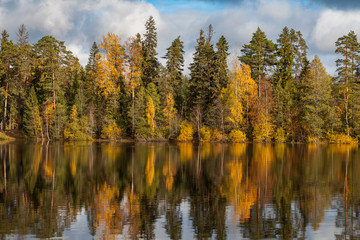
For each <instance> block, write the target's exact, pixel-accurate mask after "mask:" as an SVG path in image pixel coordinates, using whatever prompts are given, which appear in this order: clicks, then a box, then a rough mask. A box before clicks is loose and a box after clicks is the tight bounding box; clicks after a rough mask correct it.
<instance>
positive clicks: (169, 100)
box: [164, 92, 177, 137]
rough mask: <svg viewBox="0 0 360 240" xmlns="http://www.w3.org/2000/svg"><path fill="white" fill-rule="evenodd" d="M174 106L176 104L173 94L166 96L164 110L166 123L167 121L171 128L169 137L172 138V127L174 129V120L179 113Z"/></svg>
mask: <svg viewBox="0 0 360 240" xmlns="http://www.w3.org/2000/svg"><path fill="white" fill-rule="evenodd" d="M174 104H175V102H174V97H173V94H172V93H171V92H169V93H168V94H167V95H166V106H165V109H164V116H165V118H166V121H167V124H168V127H169V137H170V136H171V127H172V123H173V119H174V118H175V116H176V113H177V111H176V109H175V107H174Z"/></svg>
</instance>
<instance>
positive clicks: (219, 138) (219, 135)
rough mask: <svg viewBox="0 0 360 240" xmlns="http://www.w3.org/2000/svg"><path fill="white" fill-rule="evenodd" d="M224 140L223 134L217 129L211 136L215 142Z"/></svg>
mask: <svg viewBox="0 0 360 240" xmlns="http://www.w3.org/2000/svg"><path fill="white" fill-rule="evenodd" d="M223 138H224V136H223V135H222V133H221V132H219V131H218V130H217V129H214V130H213V131H212V134H211V141H214V142H220V141H222V140H223Z"/></svg>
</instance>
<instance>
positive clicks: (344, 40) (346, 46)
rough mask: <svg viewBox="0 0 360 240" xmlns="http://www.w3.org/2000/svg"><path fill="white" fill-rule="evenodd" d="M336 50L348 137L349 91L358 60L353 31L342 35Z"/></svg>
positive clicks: (353, 80) (337, 42)
mask: <svg viewBox="0 0 360 240" xmlns="http://www.w3.org/2000/svg"><path fill="white" fill-rule="evenodd" d="M335 45H336V50H335V53H338V54H340V55H341V56H342V57H343V58H341V59H338V60H336V66H337V69H336V71H337V72H338V76H339V77H338V81H339V82H340V83H341V84H342V86H343V87H342V89H341V94H342V95H343V99H344V100H343V101H344V112H345V116H344V122H345V128H346V133H347V135H348V136H349V134H350V125H352V124H351V123H350V120H349V119H350V118H351V116H349V115H350V113H351V106H349V105H350V104H349V102H351V101H352V99H350V91H351V89H352V87H353V86H354V82H355V74H356V67H357V66H356V61H357V59H358V58H359V56H358V52H359V43H358V41H357V36H356V34H355V33H354V31H350V32H349V33H348V34H347V35H344V36H342V37H340V38H338V40H337V41H336V43H335Z"/></svg>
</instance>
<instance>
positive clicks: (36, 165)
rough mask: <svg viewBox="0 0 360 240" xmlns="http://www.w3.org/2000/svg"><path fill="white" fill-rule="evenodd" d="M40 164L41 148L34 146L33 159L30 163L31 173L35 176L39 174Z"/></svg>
mask: <svg viewBox="0 0 360 240" xmlns="http://www.w3.org/2000/svg"><path fill="white" fill-rule="evenodd" d="M40 162H41V147H40V145H38V144H36V145H35V147H34V157H33V161H32V166H31V168H32V171H33V172H34V173H35V174H37V173H38V172H39V165H40Z"/></svg>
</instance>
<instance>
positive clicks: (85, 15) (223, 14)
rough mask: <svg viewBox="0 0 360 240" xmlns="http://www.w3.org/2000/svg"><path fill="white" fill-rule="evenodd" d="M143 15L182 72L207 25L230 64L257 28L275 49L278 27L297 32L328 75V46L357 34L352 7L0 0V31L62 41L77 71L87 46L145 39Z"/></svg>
mask: <svg viewBox="0 0 360 240" xmlns="http://www.w3.org/2000/svg"><path fill="white" fill-rule="evenodd" d="M150 15H151V16H153V17H154V19H155V22H156V26H157V33H158V48H157V50H158V53H159V54H158V56H159V59H161V57H162V56H164V54H165V51H166V48H167V47H168V46H170V44H171V42H172V41H173V39H175V38H176V37H177V36H179V35H180V36H181V40H182V41H183V42H184V45H185V52H186V53H185V59H186V62H185V64H186V65H187V66H188V64H189V63H190V62H191V61H192V54H193V52H194V46H195V44H196V39H197V38H198V36H199V31H200V29H206V28H207V27H208V25H209V24H212V25H213V27H214V31H215V36H214V41H217V38H219V37H220V36H221V35H224V36H225V37H226V38H227V40H228V42H229V44H230V49H231V56H230V59H229V61H232V60H233V59H236V56H237V55H239V54H240V49H241V47H242V46H243V45H244V44H247V43H248V42H249V41H250V39H251V36H252V33H253V32H255V31H256V28H257V27H260V28H261V29H262V30H263V31H264V32H265V33H266V35H267V36H268V38H270V39H271V40H273V41H274V42H276V39H277V38H278V35H279V34H280V32H281V30H282V29H283V28H284V27H285V26H288V27H290V28H294V29H295V30H299V31H301V32H302V34H303V36H304V38H305V40H306V42H307V44H308V46H309V56H310V59H311V58H312V57H313V56H314V55H315V54H317V55H319V57H320V59H321V60H322V62H323V63H324V65H325V67H326V69H327V71H328V72H329V73H330V74H332V75H334V74H335V69H336V66H335V62H334V61H335V59H336V58H337V56H336V55H335V53H334V51H335V41H336V40H337V38H339V37H340V36H342V35H344V34H347V33H348V32H349V31H350V30H354V31H355V33H357V34H359V33H360V1H358V0H348V1H336V0H313V1H310V0H225V1H220V0H210V1H200V0H191V1H185V0H180V1H169V0H147V1H145V0H71V1H68V0H59V1H54V0H0V29H7V30H8V32H9V33H10V37H11V38H13V39H16V32H17V29H18V27H19V26H20V25H21V24H23V23H24V24H25V25H26V27H27V29H28V31H29V34H30V39H31V41H32V42H36V41H37V40H39V39H40V38H41V37H42V36H44V35H53V36H54V37H56V38H57V39H59V40H63V41H65V44H66V46H67V48H68V49H69V50H71V51H72V52H73V53H74V54H75V56H77V57H78V58H79V60H80V62H81V64H82V65H85V64H86V63H87V59H88V55H89V51H90V48H91V45H92V43H93V42H94V41H96V42H100V40H101V36H102V35H105V34H107V32H113V33H116V34H118V35H119V36H120V37H121V38H122V41H123V43H125V41H126V39H127V38H129V37H130V36H134V35H135V34H136V33H140V34H143V33H144V31H145V29H144V24H145V22H146V20H147V19H148V17H149V16H150ZM162 61H163V60H162ZM186 71H188V70H186Z"/></svg>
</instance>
